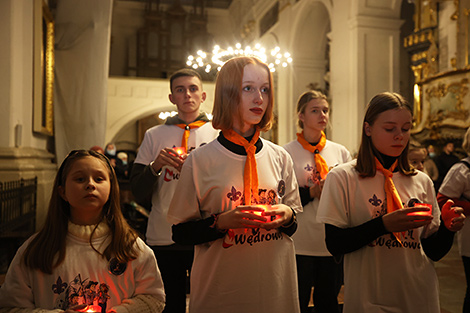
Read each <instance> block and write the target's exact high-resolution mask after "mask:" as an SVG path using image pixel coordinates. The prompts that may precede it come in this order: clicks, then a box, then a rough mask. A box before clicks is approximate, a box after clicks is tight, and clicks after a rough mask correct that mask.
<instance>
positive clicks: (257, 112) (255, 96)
mask: <svg viewBox="0 0 470 313" xmlns="http://www.w3.org/2000/svg"><path fill="white" fill-rule="evenodd" d="M241 87H242V88H241V94H240V104H239V110H240V115H241V120H240V118H239V117H238V115H236V116H235V120H234V121H233V128H234V130H235V131H236V132H237V133H239V134H240V135H242V136H244V135H245V136H249V135H252V133H251V132H250V131H251V130H252V129H253V127H254V125H256V124H258V123H259V122H260V121H261V119H262V118H263V116H264V113H265V112H266V108H267V106H268V103H269V88H270V86H269V74H268V71H267V70H266V69H265V68H264V67H262V66H261V65H258V64H247V65H245V68H244V69H243V79H242V86H241Z"/></svg>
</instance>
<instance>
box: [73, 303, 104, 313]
mask: <svg viewBox="0 0 470 313" xmlns="http://www.w3.org/2000/svg"><path fill="white" fill-rule="evenodd" d="M75 311H77V312H94V313H101V307H100V306H98V305H87V306H85V307H84V308H83V309H79V310H75Z"/></svg>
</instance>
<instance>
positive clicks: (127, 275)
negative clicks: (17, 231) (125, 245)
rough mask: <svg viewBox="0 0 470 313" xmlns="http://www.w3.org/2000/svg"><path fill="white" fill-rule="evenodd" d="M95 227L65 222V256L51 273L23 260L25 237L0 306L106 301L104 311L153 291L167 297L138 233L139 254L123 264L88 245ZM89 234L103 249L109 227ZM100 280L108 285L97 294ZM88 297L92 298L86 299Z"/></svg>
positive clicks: (60, 305)
mask: <svg viewBox="0 0 470 313" xmlns="http://www.w3.org/2000/svg"><path fill="white" fill-rule="evenodd" d="M93 227H94V226H78V225H74V224H71V223H69V233H68V234H67V243H66V245H67V250H66V255H65V260H64V261H63V262H62V263H61V264H60V265H59V266H58V267H57V268H54V269H53V273H52V274H51V275H49V274H44V273H43V272H41V271H39V270H31V269H30V268H28V267H26V266H25V265H24V264H23V258H22V255H23V253H24V251H25V249H26V247H27V245H28V244H29V243H30V241H31V239H32V238H33V237H31V238H30V239H28V240H27V241H26V242H25V243H24V244H23V245H22V246H21V247H20V248H19V250H18V252H17V253H16V256H15V258H14V259H13V261H12V263H11V265H10V268H9V270H8V273H7V275H6V277H5V283H4V284H3V285H2V287H1V289H0V307H17V308H42V309H48V310H52V309H65V308H67V307H68V306H71V305H78V304H84V303H85V304H91V305H95V306H99V304H100V302H101V304H103V302H106V312H107V311H109V310H110V309H111V308H114V309H116V310H117V312H126V311H125V309H124V310H123V309H121V310H120V309H119V305H120V304H121V303H122V302H123V301H124V300H125V299H130V298H133V297H135V296H137V295H154V296H156V297H158V298H159V299H160V300H161V301H165V293H164V290H163V282H162V278H161V275H160V271H159V269H158V267H157V261H156V260H155V256H154V254H153V252H152V250H151V249H150V248H149V247H148V246H147V245H146V244H145V243H144V242H143V241H142V240H141V239H140V238H138V239H137V241H136V245H137V246H138V247H139V249H140V250H139V252H140V254H139V256H138V257H137V259H135V260H132V261H130V262H127V264H125V267H124V266H121V267H119V265H118V264H115V263H112V262H110V261H107V260H106V259H104V258H103V257H101V255H99V254H98V253H97V252H96V251H95V250H93V249H92V247H91V246H90V243H89V236H90V234H91V231H92V229H93ZM34 236H35V235H34ZM93 238H94V239H93V245H94V247H95V248H96V249H98V251H100V252H102V251H104V249H105V248H106V246H107V245H108V243H109V242H110V236H109V228H108V226H107V225H106V224H104V223H102V224H100V226H99V228H98V229H97V230H96V232H95V234H94V236H93ZM111 260H112V259H111ZM111 269H113V271H114V273H115V274H112V273H111ZM124 269H125V270H124ZM123 270H124V271H123ZM92 282H93V283H92ZM102 285H106V286H107V287H108V288H109V290H108V291H107V292H104V293H102V294H101V297H100V296H99V291H100V287H101V286H102ZM102 290H103V291H104V290H105V289H104V288H103V289H102ZM105 293H106V294H107V296H105ZM87 298H88V301H90V302H91V303H90V302H89V303H87V302H86V301H87Z"/></svg>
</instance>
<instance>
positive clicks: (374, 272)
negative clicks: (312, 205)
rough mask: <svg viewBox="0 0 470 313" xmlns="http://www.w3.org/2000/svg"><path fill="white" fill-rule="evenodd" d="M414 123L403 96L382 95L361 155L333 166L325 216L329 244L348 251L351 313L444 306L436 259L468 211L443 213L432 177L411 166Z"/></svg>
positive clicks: (433, 311) (347, 308) (433, 312)
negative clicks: (411, 132) (411, 137)
mask: <svg viewBox="0 0 470 313" xmlns="http://www.w3.org/2000/svg"><path fill="white" fill-rule="evenodd" d="M411 126H412V109H411V107H410V105H409V104H408V102H406V101H405V100H404V99H403V97H402V96H400V95H399V94H396V93H388V92H386V93H381V94H378V95H376V96H375V97H374V98H373V99H372V100H371V101H370V103H369V106H368V108H367V111H366V114H365V117H364V123H363V129H362V140H361V145H360V148H359V152H358V156H357V161H356V160H355V161H352V162H349V163H346V164H344V165H340V166H338V167H335V168H334V169H332V170H331V171H330V172H329V173H328V177H327V179H326V182H325V185H324V188H323V192H322V196H321V199H320V204H319V209H318V215H317V218H318V220H319V221H321V222H323V223H325V224H326V225H325V231H326V244H327V247H328V250H329V251H330V252H331V254H333V255H334V256H337V257H340V256H341V255H344V286H345V289H344V308H343V312H344V313H352V312H354V313H355V312H368V313H375V312H377V313H378V312H420V313H439V312H440V307H439V287H438V279H437V275H436V272H435V269H434V267H433V264H432V261H437V260H439V259H440V258H442V257H443V256H444V255H445V254H446V253H447V252H448V251H449V249H450V248H451V246H452V241H453V237H454V232H455V231H457V230H459V229H461V228H462V226H463V220H464V216H463V215H462V214H461V213H460V212H462V209H461V208H453V209H447V210H443V211H442V216H441V212H440V210H439V206H438V204H437V201H436V197H435V193H434V187H433V184H432V181H431V179H430V178H429V177H428V176H427V175H426V174H424V173H423V172H420V171H416V170H414V169H412V168H411V167H410V164H409V162H408V158H407V155H408V141H409V138H410V130H411ZM420 203H423V204H429V205H431V209H429V208H428V207H427V206H423V205H420ZM417 214H423V215H417ZM441 218H442V219H443V220H444V221H446V223H442V222H441Z"/></svg>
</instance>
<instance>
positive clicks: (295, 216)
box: [281, 208, 297, 228]
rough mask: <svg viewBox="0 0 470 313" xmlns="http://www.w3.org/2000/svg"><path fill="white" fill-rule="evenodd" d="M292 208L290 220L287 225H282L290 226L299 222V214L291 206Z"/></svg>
mask: <svg viewBox="0 0 470 313" xmlns="http://www.w3.org/2000/svg"><path fill="white" fill-rule="evenodd" d="M291 210H292V217H291V219H290V222H289V223H288V224H287V225H281V227H284V228H289V227H291V226H292V225H294V223H296V222H297V214H296V213H295V211H294V210H293V209H292V208H291Z"/></svg>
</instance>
